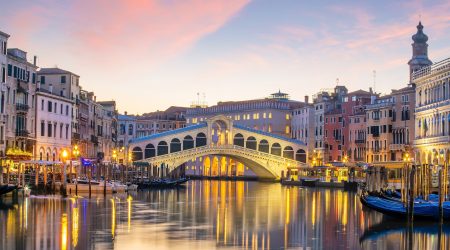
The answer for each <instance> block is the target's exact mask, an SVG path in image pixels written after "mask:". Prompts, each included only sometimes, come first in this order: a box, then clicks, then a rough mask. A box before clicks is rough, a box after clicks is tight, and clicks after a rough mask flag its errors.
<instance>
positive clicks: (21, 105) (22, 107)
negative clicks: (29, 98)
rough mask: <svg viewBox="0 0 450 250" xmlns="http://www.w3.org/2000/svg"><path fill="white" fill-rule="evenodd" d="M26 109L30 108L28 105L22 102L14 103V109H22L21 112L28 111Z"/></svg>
mask: <svg viewBox="0 0 450 250" xmlns="http://www.w3.org/2000/svg"><path fill="white" fill-rule="evenodd" d="M28 109H30V106H28V105H27V104H23V103H16V110H17V111H22V112H28Z"/></svg>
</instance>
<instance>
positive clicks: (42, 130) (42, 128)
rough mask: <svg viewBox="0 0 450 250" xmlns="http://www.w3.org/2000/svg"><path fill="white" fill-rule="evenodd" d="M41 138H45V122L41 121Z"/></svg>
mask: <svg viewBox="0 0 450 250" xmlns="http://www.w3.org/2000/svg"><path fill="white" fill-rule="evenodd" d="M41 136H45V122H44V121H41Z"/></svg>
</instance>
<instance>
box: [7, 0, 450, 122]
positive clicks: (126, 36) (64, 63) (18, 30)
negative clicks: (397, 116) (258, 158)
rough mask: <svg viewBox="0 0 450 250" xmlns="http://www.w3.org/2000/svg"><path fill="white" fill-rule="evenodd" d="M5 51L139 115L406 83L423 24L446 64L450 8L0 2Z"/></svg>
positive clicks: (270, 2) (281, 2)
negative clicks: (24, 54)
mask: <svg viewBox="0 0 450 250" xmlns="http://www.w3.org/2000/svg"><path fill="white" fill-rule="evenodd" d="M1 9H2V10H1V12H2V14H1V15H0V30H1V31H3V32H6V33H8V34H10V35H11V37H10V39H9V47H10V48H12V47H18V48H21V49H23V50H25V51H28V58H29V60H30V61H31V59H32V56H33V55H37V56H38V64H39V66H40V67H54V66H55V65H57V66H58V67H59V68H62V69H65V70H69V71H72V72H74V73H76V74H78V75H80V76H81V84H82V86H83V88H84V89H86V90H90V91H94V92H95V93H96V95H97V100H111V99H114V100H116V101H117V104H118V108H119V111H120V112H121V113H123V112H124V111H128V113H139V114H142V113H144V112H150V111H155V110H157V109H159V110H163V109H166V108H167V107H169V106H172V105H177V106H188V105H190V103H191V102H192V101H194V100H196V99H197V93H198V92H200V93H205V95H206V101H207V102H208V104H210V105H212V104H215V103H216V102H217V101H225V100H245V99H254V98H260V97H265V96H268V95H269V94H270V93H272V92H275V91H278V90H279V89H280V90H281V91H283V92H287V93H289V94H290V95H291V97H292V98H293V99H299V100H303V96H304V95H311V94H314V93H315V92H317V91H318V90H319V89H321V88H332V87H334V86H335V85H336V78H339V79H340V80H339V82H340V84H345V85H346V86H347V87H348V88H349V89H350V90H356V89H359V88H363V89H368V88H369V87H373V81H374V80H373V73H372V72H373V70H376V72H377V76H376V91H377V92H381V93H387V92H389V91H390V89H391V88H401V87H403V86H405V85H406V83H407V81H408V67H407V64H406V63H407V61H408V60H409V58H410V56H411V42H412V40H411V35H413V34H414V33H415V32H416V25H417V23H418V22H419V19H421V20H422V23H423V25H424V26H425V28H424V32H425V33H426V34H427V35H428V36H429V38H430V39H429V41H428V44H429V57H430V59H431V60H432V61H439V60H442V59H445V58H447V57H449V56H450V47H449V46H448V45H449V44H450V32H449V31H450V15H449V13H450V1H448V0H447V1H445V0H443V1H390V0H385V1H381V0H378V1H300V0H292V1H288V0H276V1H275V0H260V1H258V0H256V1H249V0H236V1H233V0H222V1H219V0H205V1H200V0H178V1H175V0H166V1H164V0H160V1H157V0H127V1H118V0H95V1H94V0H81V1H69V0H34V1H22V0H15V1H2V3H1Z"/></svg>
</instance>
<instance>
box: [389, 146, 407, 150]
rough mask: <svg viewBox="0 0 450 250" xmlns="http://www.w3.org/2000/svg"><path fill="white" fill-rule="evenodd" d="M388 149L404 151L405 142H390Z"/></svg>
mask: <svg viewBox="0 0 450 250" xmlns="http://www.w3.org/2000/svg"><path fill="white" fill-rule="evenodd" d="M389 150H393V151H397V150H401V151H404V150H405V144H390V145H389Z"/></svg>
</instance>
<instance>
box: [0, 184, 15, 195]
mask: <svg viewBox="0 0 450 250" xmlns="http://www.w3.org/2000/svg"><path fill="white" fill-rule="evenodd" d="M16 189H17V186H16V185H1V186H0V195H4V194H7V193H9V192H12V191H14V190H16Z"/></svg>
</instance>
